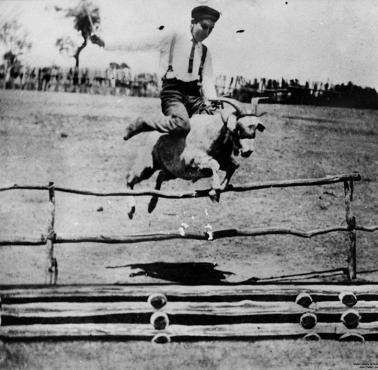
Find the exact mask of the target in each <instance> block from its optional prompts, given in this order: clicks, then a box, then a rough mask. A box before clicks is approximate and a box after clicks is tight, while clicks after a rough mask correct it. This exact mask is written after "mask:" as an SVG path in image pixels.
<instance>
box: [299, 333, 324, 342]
mask: <svg viewBox="0 0 378 370" xmlns="http://www.w3.org/2000/svg"><path fill="white" fill-rule="evenodd" d="M303 339H304V340H307V341H313V342H319V341H320V339H321V338H320V335H319V334H318V333H316V332H311V333H308V334H306V335H305V336H304V337H303Z"/></svg>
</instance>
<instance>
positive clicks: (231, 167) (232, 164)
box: [221, 158, 240, 190]
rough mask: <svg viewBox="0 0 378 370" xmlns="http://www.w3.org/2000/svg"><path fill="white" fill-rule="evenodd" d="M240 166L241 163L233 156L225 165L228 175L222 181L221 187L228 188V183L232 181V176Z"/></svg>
mask: <svg viewBox="0 0 378 370" xmlns="http://www.w3.org/2000/svg"><path fill="white" fill-rule="evenodd" d="M239 167H240V164H239V163H238V162H236V161H235V159H234V158H231V159H230V161H229V162H228V163H227V165H226V166H225V171H226V175H225V176H224V179H223V180H222V182H221V189H222V190H224V189H226V188H227V186H228V184H229V183H230V180H231V177H232V176H233V174H234V173H235V171H236V170H237V169H238V168H239Z"/></svg>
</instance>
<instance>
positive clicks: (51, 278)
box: [46, 182, 58, 285]
mask: <svg viewBox="0 0 378 370" xmlns="http://www.w3.org/2000/svg"><path fill="white" fill-rule="evenodd" d="M48 190H49V206H50V220H49V225H48V228H47V237H46V249H47V268H46V275H47V282H48V283H50V285H56V283H57V280H58V262H57V259H56V258H55V257H54V241H55V238H56V235H55V231H54V225H55V187H54V183H53V182H50V183H49V186H48Z"/></svg>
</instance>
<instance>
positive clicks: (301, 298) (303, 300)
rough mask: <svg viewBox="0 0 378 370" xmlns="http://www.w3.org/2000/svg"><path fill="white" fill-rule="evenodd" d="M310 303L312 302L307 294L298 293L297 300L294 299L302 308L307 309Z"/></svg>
mask: <svg viewBox="0 0 378 370" xmlns="http://www.w3.org/2000/svg"><path fill="white" fill-rule="evenodd" d="M312 302H313V300H312V298H311V296H310V294H308V293H300V294H298V296H297V298H295V303H297V304H299V305H300V306H302V307H309V306H310V305H311V303H312Z"/></svg>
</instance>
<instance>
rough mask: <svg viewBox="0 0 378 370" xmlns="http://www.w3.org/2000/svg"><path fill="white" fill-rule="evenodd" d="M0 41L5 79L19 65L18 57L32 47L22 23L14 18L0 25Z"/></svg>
mask: <svg viewBox="0 0 378 370" xmlns="http://www.w3.org/2000/svg"><path fill="white" fill-rule="evenodd" d="M0 43H1V44H3V46H4V48H5V50H6V52H5V54H4V55H3V60H4V64H5V76H6V77H5V79H6V81H7V80H8V79H9V78H10V77H11V74H12V73H13V70H14V69H15V68H16V67H17V68H18V69H19V68H20V66H21V63H20V61H19V57H20V56H21V55H23V54H24V53H25V52H26V51H29V50H30V49H31V47H32V43H31V42H30V41H29V38H28V34H27V32H26V30H25V29H24V28H23V27H22V25H21V24H20V23H19V22H18V21H17V20H16V19H13V20H9V21H6V22H4V23H3V24H2V25H1V26H0Z"/></svg>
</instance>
